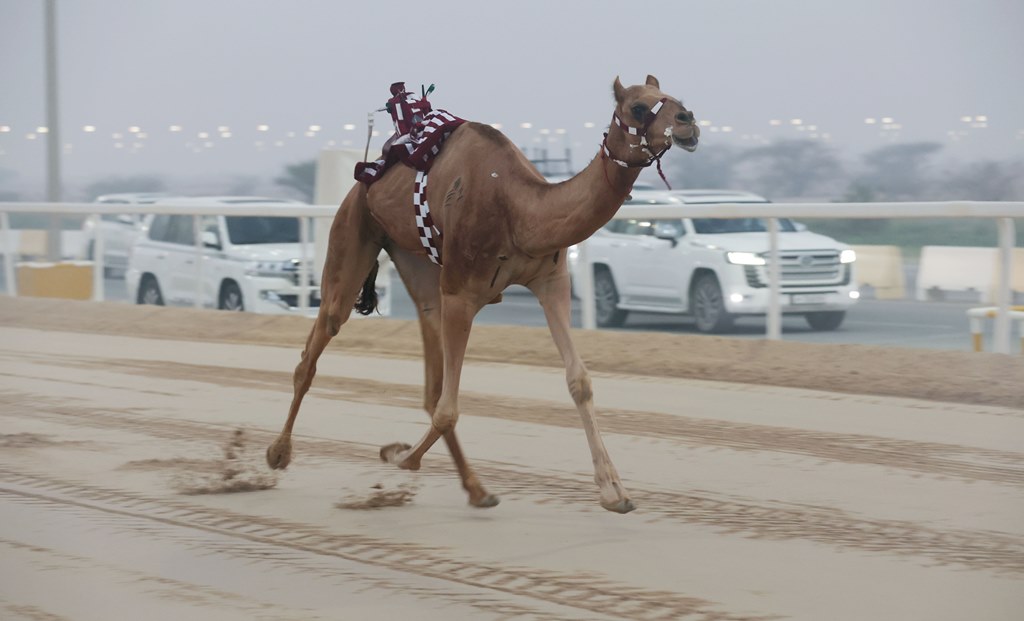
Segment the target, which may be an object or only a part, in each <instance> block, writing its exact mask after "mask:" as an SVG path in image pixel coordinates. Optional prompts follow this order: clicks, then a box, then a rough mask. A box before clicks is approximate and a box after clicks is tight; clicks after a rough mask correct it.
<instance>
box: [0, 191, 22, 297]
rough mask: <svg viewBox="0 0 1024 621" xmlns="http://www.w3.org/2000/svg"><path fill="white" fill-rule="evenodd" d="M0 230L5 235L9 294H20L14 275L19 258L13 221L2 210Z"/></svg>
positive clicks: (5, 261)
mask: <svg viewBox="0 0 1024 621" xmlns="http://www.w3.org/2000/svg"><path fill="white" fill-rule="evenodd" d="M0 231H2V232H3V236H4V282H5V284H6V285H7V287H6V289H7V295H10V296H17V295H18V281H17V280H15V276H14V262H15V261H16V260H17V257H18V251H17V249H16V248H15V246H16V242H15V241H14V231H12V230H11V221H10V220H9V219H8V217H7V212H6V211H0Z"/></svg>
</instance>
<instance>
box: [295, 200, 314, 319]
mask: <svg viewBox="0 0 1024 621" xmlns="http://www.w3.org/2000/svg"><path fill="white" fill-rule="evenodd" d="M312 223H313V219H312V218H309V219H307V218H306V217H304V216H303V217H300V218H299V274H298V276H299V312H300V313H302V314H303V315H305V314H306V311H307V310H309V254H308V253H307V250H308V247H309V227H310V226H312Z"/></svg>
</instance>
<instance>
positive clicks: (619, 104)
mask: <svg viewBox="0 0 1024 621" xmlns="http://www.w3.org/2000/svg"><path fill="white" fill-rule="evenodd" d="M612 89H613V90H614V92H615V103H616V108H615V114H616V116H618V121H616V124H617V123H618V122H621V123H622V124H624V125H626V126H627V127H622V128H621V129H622V130H623V131H624V133H626V134H632V135H633V136H640V139H637V138H627V139H626V140H625V142H626V144H628V145H629V146H630V149H631V151H636V150H640V149H638V147H642V146H643V145H645V144H647V145H650V151H651V152H652V153H653V154H657V153H662V152H664V151H665V150H666V149H668V148H669V147H671V146H672V145H673V144H676V145H679V146H680V147H681V148H683V149H686V150H687V151H690V152H693V151H696V150H697V141H698V139H699V138H700V128H699V127H698V126H697V121H696V120H695V119H694V118H693V113H692V112H690V111H689V110H687V109H686V108H685V107H683V103H682V102H681V101H679V100H678V99H676V98H675V97H670V96H669V95H666V94H665V93H663V92H661V86H660V85H659V84H658V78H656V77H654V76H653V75H649V76H647V82H646V83H644V84H638V85H636V86H630V87H625V86H623V85H622V82H620V81H619V78H615V84H613V85H612ZM612 133H615V130H614V128H613V129H612V131H610V132H609V140H611V134H612ZM638 140H639V142H640V144H639V145H637V142H638ZM641 155H642V154H637V156H641ZM651 157H653V155H652V156H651ZM635 159H639V158H638V157H636V156H631V157H630V163H633V160H635Z"/></svg>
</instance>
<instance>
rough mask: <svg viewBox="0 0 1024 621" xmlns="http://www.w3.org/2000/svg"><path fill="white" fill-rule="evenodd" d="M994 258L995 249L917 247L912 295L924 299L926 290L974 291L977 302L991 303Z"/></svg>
mask: <svg viewBox="0 0 1024 621" xmlns="http://www.w3.org/2000/svg"><path fill="white" fill-rule="evenodd" d="M998 261H999V250H998V249H997V248H972V247H964V246H925V247H923V248H921V263H920V265H919V267H918V272H917V286H916V292H917V294H916V297H917V299H918V300H927V299H929V292H930V291H938V292H939V293H940V294H941V293H942V292H946V291H962V292H969V291H976V292H977V293H978V294H979V300H978V301H979V302H982V303H992V302H995V290H996V289H995V287H993V283H995V282H998V278H999V272H998V270H997V269H996V266H997V265H998Z"/></svg>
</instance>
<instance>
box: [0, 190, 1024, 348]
mask: <svg viewBox="0 0 1024 621" xmlns="http://www.w3.org/2000/svg"><path fill="white" fill-rule="evenodd" d="M337 209H338V208H337V206H335V205H299V204H289V205H282V204H280V203H277V204H275V203H266V204H260V205H224V204H214V203H211V204H209V205H187V206H182V205H161V204H160V203H154V204H152V205H123V204H100V203H4V202H0V229H2V230H0V234H2V235H3V240H4V244H3V246H4V250H3V252H4V269H5V270H6V271H7V273H6V276H7V283H8V284H7V287H8V291H12V289H11V287H13V286H14V285H13V283H14V274H13V270H14V261H15V256H14V255H15V254H16V250H15V249H14V248H13V243H10V238H9V236H8V231H9V230H10V228H9V226H8V220H7V214H8V213H12V212H17V213H47V214H49V213H64V214H77V215H93V214H120V213H126V212H130V213H140V214H150V213H164V214H178V215H193V216H196V215H220V214H225V215H240V216H242V215H245V216H293V217H297V218H300V219H301V221H302V222H301V223H300V224H301V226H300V227H299V228H300V230H301V231H303V235H304V236H306V235H308V228H307V224H308V223H307V219H309V218H324V217H333V216H334V214H335V212H336V211H337ZM614 217H615V218H636V217H641V218H752V217H756V218H764V217H767V218H769V229H768V236H769V240H770V250H769V269H768V275H769V285H768V286H769V298H768V300H769V302H768V321H767V338H769V339H779V338H781V326H782V318H781V317H782V313H781V303H780V300H781V294H780V285H779V270H778V263H779V262H778V260H777V259H778V249H779V239H778V222H777V220H776V218H995V219H997V221H998V227H999V264H1000V266H1001V270H1000V276H999V285H998V295H997V308H998V311H997V313H996V323H995V346H994V349H995V351H996V352H998V353H1009V352H1010V321H1009V314H1008V313H1009V307H1010V297H1011V291H1010V282H1011V280H1010V278H1011V270H1012V266H1013V256H1012V253H1013V247H1014V238H1015V227H1014V222H1013V218H1024V202H984V201H949V202H905V203H719V204H706V205H630V206H629V209H628V210H620V211H619V212H618V213H617V214H616V215H615V216H614ZM97 228H98V227H97ZM303 241H304V242H308V239H303ZM325 241H326V240H317V242H318V243H325ZM300 246H301V248H302V250H301V252H302V264H301V266H300V270H301V272H300V276H299V281H300V282H301V283H308V282H309V272H308V269H309V262H308V261H307V260H306V259H307V257H306V256H305V252H306V248H307V246H306V244H305V243H302V244H300ZM95 248H96V249H95V252H94V255H95V257H96V258H97V260H98V261H99V263H97V264H96V268H95V270H94V278H95V279H96V281H95V286H94V291H97V292H98V294H94V297H97V299H100V300H102V299H103V266H102V256H103V253H102V236H101V234H100V233H99V231H98V230H97V239H96V247H95ZM579 248H580V254H579V262H578V265H579V267H580V269H579V270H578V272H577V274H576V277H577V281H576V282H577V284H578V285H579V290H580V297H581V302H582V319H583V327H584V328H588V329H593V328H595V327H596V322H595V312H594V293H593V292H594V280H593V278H594V274H593V268H592V265H591V263H590V261H589V258H588V253H587V249H586V243H585V242H584V243H581V244H580V247H579ZM202 251H203V248H202V243H201V241H200V238H199V235H198V234H196V254H197V259H198V258H199V257H201V255H202ZM196 263H197V264H198V267H197V268H196V269H197V273H198V274H201V273H202V272H201V270H202V261H201V260H197V261H196ZM584 268H585V269H584ZM97 274H98V275H97ZM199 286H200V285H199V284H198V279H197V285H196V287H197V290H198V288H199ZM308 296H309V289H308V287H303V289H302V294H301V295H300V305H302V308H303V309H305V308H306V307H307V306H308V302H309V299H308ZM199 304H201V302H200V296H199V295H198V291H197V295H196V305H197V306H198V305H199Z"/></svg>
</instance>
